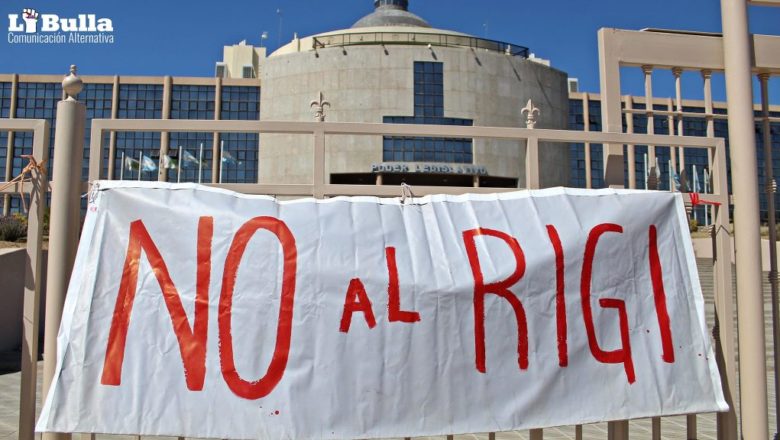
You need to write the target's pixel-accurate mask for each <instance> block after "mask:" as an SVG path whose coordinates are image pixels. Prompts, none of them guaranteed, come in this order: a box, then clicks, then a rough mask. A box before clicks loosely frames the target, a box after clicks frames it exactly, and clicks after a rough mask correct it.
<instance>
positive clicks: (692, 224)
mask: <svg viewBox="0 0 780 440" xmlns="http://www.w3.org/2000/svg"><path fill="white" fill-rule="evenodd" d="M688 229H689V230H690V231H691V232H696V231H698V230H699V222H698V220H696V219H695V218H692V219H689V220H688Z"/></svg>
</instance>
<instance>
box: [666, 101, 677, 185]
mask: <svg viewBox="0 0 780 440" xmlns="http://www.w3.org/2000/svg"><path fill="white" fill-rule="evenodd" d="M666 111H667V112H669V115H668V116H667V117H666V123H667V125H668V126H669V136H674V134H675V126H674V104H673V103H672V98H668V99H667V100H666ZM677 169H678V168H677V148H675V146H674V145H669V176H670V179H669V185H670V186H669V191H674V185H673V179H671V176H672V175H673V174H672V171H674V172H675V173H676V172H677Z"/></svg>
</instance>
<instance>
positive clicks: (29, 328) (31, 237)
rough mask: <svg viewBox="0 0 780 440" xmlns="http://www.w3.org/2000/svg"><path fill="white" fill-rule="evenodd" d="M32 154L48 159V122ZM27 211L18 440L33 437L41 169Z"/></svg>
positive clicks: (37, 136)
mask: <svg viewBox="0 0 780 440" xmlns="http://www.w3.org/2000/svg"><path fill="white" fill-rule="evenodd" d="M33 143H34V145H33V157H34V158H35V159H36V160H38V161H40V162H39V163H41V164H43V163H45V162H46V161H48V160H49V123H48V122H46V121H40V123H39V124H38V128H36V130H35V133H34V134H33ZM44 169H45V168H44ZM31 183H32V188H31V189H30V211H29V214H28V216H27V264H26V267H25V274H24V306H23V317H22V379H21V385H20V393H19V440H33V439H34V438H35V400H36V399H35V396H36V394H37V389H36V386H37V383H38V381H37V377H38V329H39V327H40V326H39V324H40V319H39V317H40V302H41V283H42V277H41V271H42V266H43V265H42V260H43V255H42V251H41V248H42V245H43V216H44V212H45V211H46V194H47V192H48V191H47V187H48V180H47V179H46V174H44V173H43V172H42V170H40V169H38V170H33V172H32V182H31Z"/></svg>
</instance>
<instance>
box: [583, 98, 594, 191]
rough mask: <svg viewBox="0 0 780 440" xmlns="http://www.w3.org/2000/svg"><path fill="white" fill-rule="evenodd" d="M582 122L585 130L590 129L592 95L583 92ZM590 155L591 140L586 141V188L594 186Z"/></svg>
mask: <svg viewBox="0 0 780 440" xmlns="http://www.w3.org/2000/svg"><path fill="white" fill-rule="evenodd" d="M582 124H583V129H584V130H585V131H590V96H589V95H588V94H587V93H583V94H582ZM591 160H592V159H591V156H590V142H585V188H587V189H591V188H593V168H592V165H593V164H592V163H591Z"/></svg>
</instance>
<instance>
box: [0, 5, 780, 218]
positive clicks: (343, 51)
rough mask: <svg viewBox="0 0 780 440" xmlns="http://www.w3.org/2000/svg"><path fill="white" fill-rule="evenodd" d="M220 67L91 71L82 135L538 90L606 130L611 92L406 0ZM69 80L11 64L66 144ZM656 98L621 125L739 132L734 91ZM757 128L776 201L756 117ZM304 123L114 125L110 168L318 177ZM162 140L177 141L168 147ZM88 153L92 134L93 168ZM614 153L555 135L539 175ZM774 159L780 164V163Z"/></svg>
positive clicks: (380, 173)
mask: <svg viewBox="0 0 780 440" xmlns="http://www.w3.org/2000/svg"><path fill="white" fill-rule="evenodd" d="M366 6H369V5H368V4H367V5H366ZM367 12H370V11H367ZM204 62H208V60H204ZM214 71H215V75H214V77H204V78H192V77H170V76H166V77H139V76H122V75H121V72H117V75H116V76H90V75H81V78H82V79H83V81H84V83H85V86H84V90H83V91H82V92H81V94H80V95H79V96H78V99H79V100H80V101H82V102H84V103H85V104H86V107H87V124H86V130H85V134H84V137H85V146H88V145H89V141H90V139H89V137H90V123H91V121H92V119H95V118H99V119H191V120H264V121H265V120H267V121H312V120H314V119H313V118H314V110H316V107H318V106H320V105H322V106H323V108H324V118H325V121H327V122H361V123H394V124H435V125H456V126H463V125H466V126H490V127H526V122H527V117H528V115H527V112H524V108H525V107H526V106H527V104H528V103H529V101H530V103H531V104H532V106H533V107H535V108H538V110H539V113H538V117H537V118H536V121H535V122H536V123H535V128H551V129H572V130H590V131H600V130H601V122H602V118H601V102H600V96H599V94H598V93H585V92H581V91H579V90H577V83H576V80H573V79H570V78H568V75H567V74H566V73H565V72H562V71H560V70H558V69H555V68H554V67H552V66H551V63H550V62H549V61H547V60H543V59H540V58H537V57H535V56H534V55H533V54H532V53H531V52H530V50H529V48H526V47H524V46H522V45H520V44H516V43H513V42H501V41H494V40H488V39H484V38H479V37H475V36H472V35H467V34H463V33H460V32H456V31H449V30H441V29H435V28H433V27H431V26H430V25H429V24H428V22H427V21H426V20H425V19H423V18H421V17H419V16H417V15H415V14H413V13H412V12H410V11H409V5H408V0H375V1H374V11H373V12H370V13H369V14H368V15H366V16H365V17H363V18H361V19H360V20H358V21H357V22H355V23H354V24H353V25H352V26H351V27H349V28H347V29H340V30H335V31H330V32H325V33H321V34H317V35H312V36H303V37H298V36H297V35H296V37H295V38H294V39H293V40H292V41H290V42H289V43H287V44H285V45H283V46H281V47H280V48H278V49H277V50H275V51H274V52H272V53H270V54H269V53H268V52H267V48H264V47H255V46H252V45H248V44H246V43H245V42H242V43H239V44H237V45H233V46H226V47H225V48H224V53H223V60H221V61H218V62H216V63H215V69H214ZM87 73H88V72H87ZM61 80H62V76H61V75H27V74H24V73H7V74H0V118H42V119H47V120H49V121H50V122H51V123H52V124H51V125H52V128H51V134H52V141H51V144H52V145H53V135H54V127H55V125H56V120H55V113H56V105H57V102H58V101H59V100H60V99H62V89H61V85H60V83H61ZM646 101H647V100H646V99H645V98H644V97H633V96H625V97H623V105H624V108H629V109H631V112H628V113H625V115H627V116H625V117H624V121H623V124H624V128H628V125H629V122H630V126H631V130H632V131H633V132H634V133H644V132H646V126H647V120H648V116H653V115H654V112H657V114H655V116H654V132H655V134H675V131H674V130H675V128H676V127H679V126H680V125H679V124H680V122H682V124H681V125H682V127H683V131H682V134H684V135H686V136H706V135H707V123H708V122H712V123H713V125H714V135H715V136H717V137H724V138H728V130H727V121H726V115H725V114H726V105H725V103H720V102H715V103H713V109H712V112H711V113H707V112H706V111H705V110H706V108H705V107H706V106H705V103H704V102H702V101H687V100H686V101H683V102H682V106H683V107H682V112H681V113H679V112H678V115H677V116H674V111H675V109H674V108H673V106H672V104H671V100H670V99H661V98H654V99H653V102H652V105H648V103H647V102H646ZM312 107H315V108H314V109H313V108H312ZM529 110H532V109H529ZM771 110H772V112H771V114H770V116H771V117H773V118H776V117H779V116H780V108H776V107H773V108H772V109H771ZM662 114H663V116H661V115H662ZM667 115H670V116H667ZM756 116H757V117H759V116H760V112H759V108H758V106H757V107H756ZM629 120H630V121H629ZM670 127H671V128H672V130H671V131H670ZM771 127H772V128H771V139H772V147H773V150H774V152H775V156H776V157H780V123H777V122H773V123H772V126H771ZM678 130H679V129H678ZM756 130H757V133H758V134H759V135H758V136H756V138H757V145H756V148H757V149H758V151H759V154H758V162H759V163H758V170H757V172H758V175H759V181H760V182H761V185H762V188H760V193H761V194H762V195H761V197H762V199H761V203H762V210H763V211H765V209H766V208H765V204H766V200H765V195H764V194H765V193H764V191H763V169H764V164H763V154H762V153H761V151H763V141H762V139H763V137H762V136H761V133H762V126H761V123H760V121H758V120H757V123H756ZM306 139H307V138H306V136H304V135H283V134H253V133H170V134H168V133H148V132H117V133H112V134H111V135H106V136H105V138H104V139H103V146H104V151H105V153H104V154H105V157H106V159H107V161H106V162H107V163H108V166H107V169H106V170H105V171H106V173H107V175H108V174H110V175H111V177H112V178H113V179H120V178H121V179H142V180H157V179H158V178H160V174H162V177H163V178H165V179H167V180H168V181H182V182H197V181H202V182H212V181H214V182H217V181H221V182H225V183H258V182H259V183H307V182H310V181H311V179H312V171H311V170H312V163H311V160H312V159H311V154H310V152H311V147H310V142H307V141H306ZM6 146H7V147H8V148H3V147H6ZM31 149H32V135H31V134H29V133H16V134H13V133H11V134H7V133H0V172H2V173H4V177H5V179H4V180H6V181H8V180H10V179H11V178H12V177H14V176H16V175H17V174H18V173H19V172H20V171H21V169H22V167H24V165H25V161H24V160H23V159H22V157H21V155H24V154H30V153H31ZM8 151H11V152H12V153H13V154H11V155H8V154H7V152H8ZM326 151H327V157H326V163H327V171H328V178H329V180H330V182H331V183H349V184H366V185H376V184H382V185H399V184H400V183H402V182H405V183H408V184H410V185H448V186H472V185H478V186H482V187H498V188H517V187H523V185H524V181H525V168H524V163H525V149H524V145H523V144H521V143H519V142H517V141H505V140H492V139H451V138H448V139H443V138H426V137H422V138H420V137H416V138H407V137H392V136H386V137H378V136H375V137H368V136H351V135H350V136H347V135H344V136H333V137H332V138H329V139H327V144H326ZM586 151H588V152H589V156H590V158H591V172H590V173H586V167H585V160H586ZM635 151H636V155H635V158H636V164H635V169H636V173H637V176H636V181H637V187H638V188H644V187H645V186H644V185H645V182H646V181H647V179H646V178H647V175H648V171H650V168H651V167H653V168H655V166H656V165H657V174H658V178H657V181H658V188H659V189H662V190H668V189H669V188H670V186H675V187H678V188H679V186H680V182H679V181H680V176H676V178H675V175H674V174H675V173H670V149H669V147H663V146H657V147H656V156H657V157H658V161H657V164H647V162H646V155H645V152H646V146H639V145H638V146H635ZM161 152H168V153H167V155H166V157H165V158H163V157H161ZM88 153H89V152H88V148H85V161H84V170H83V175H84V177H85V178H86V176H87V170H86V167H87V157H86V156H87V155H88ZM626 157H627V156H626ZM147 159H149V160H147ZM163 159H164V160H163ZM775 160H776V161H777V160H780V159H775ZM602 163H603V160H602V151H601V145H597V144H594V145H587V146H585V145H582V144H573V145H568V144H560V145H559V144H551V145H544V147H543V148H540V166H541V172H540V176H541V185H542V186H543V187H546V186H561V185H562V186H572V187H580V188H586V187H592V188H600V187H602V186H603V175H602V174H603V165H602ZM172 164H173V165H172ZM680 165H681V168H684V170H685V173H684V174H685V175H686V176H687V179H685V178H683V182H682V185H683V186H685V188H684V190H690V191H693V192H705V191H706V189H705V188H704V186H703V185H704V182H705V181H706V180H707V179H706V176H705V174H706V173H707V167H708V158H707V156H706V152H704V151H703V150H694V149H687V150H686V151H685V157H684V158H683V160H680ZM772 165H773V167H774V171H775V174H779V173H780V163H777V162H775V163H773V164H772ZM166 166H167V167H166ZM159 168H163V171H162V172H160V171H159ZM628 169H629V168H628V167H626V170H628ZM588 174H590V175H588ZM680 174H683V173H682V172H681V173H680ZM694 175H695V177H694ZM627 179H628V176H627V175H626V180H627ZM685 180H687V185H685ZM694 182H695V183H696V184H697V185H695V186H694ZM777 206H780V204H778V205H777ZM20 208H21V200H20V199H18V197H14V196H8V197H6V199H5V200H4V201H3V211H4V213H8V212H9V211H11V212H13V211H17V210H19V209H20Z"/></svg>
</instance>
